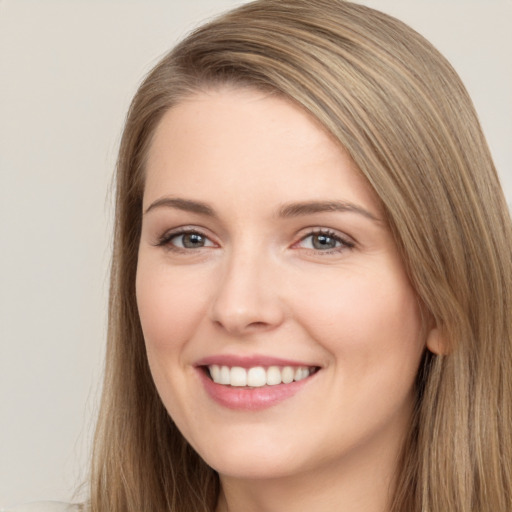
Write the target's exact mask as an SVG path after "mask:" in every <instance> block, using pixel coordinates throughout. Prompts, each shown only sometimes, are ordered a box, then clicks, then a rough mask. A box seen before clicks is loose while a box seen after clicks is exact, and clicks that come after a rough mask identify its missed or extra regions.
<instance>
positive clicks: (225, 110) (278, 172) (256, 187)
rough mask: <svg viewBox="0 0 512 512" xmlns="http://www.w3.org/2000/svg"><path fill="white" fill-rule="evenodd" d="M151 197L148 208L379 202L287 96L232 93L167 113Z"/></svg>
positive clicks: (150, 165) (209, 95) (195, 99)
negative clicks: (232, 200) (198, 203)
mask: <svg viewBox="0 0 512 512" xmlns="http://www.w3.org/2000/svg"><path fill="white" fill-rule="evenodd" d="M145 191H146V192H145V203H146V204H147V202H148V201H150V200H154V199H155V198H157V197H158V196H159V195H162V194H183V193H186V194H194V195H195V196H196V197H195V198H196V199H201V200H210V199H211V196H212V195H215V197H222V198H223V199H226V198H229V197H231V196H232V195H233V194H235V193H236V194H239V195H243V196H244V197H245V199H252V198H258V197H259V198H260V199H261V197H262V195H263V196H264V197H265V199H266V201H270V200H271V199H275V200H279V201H283V202H285V201H294V200H297V199H305V198H304V195H307V196H308V197H307V199H309V200H315V199H325V198H326V196H332V199H338V198H339V197H334V196H340V195H341V196H343V195H347V194H348V195H355V196H357V198H358V199H359V200H360V201H363V202H365V203H372V204H375V202H376V198H375V196H374V193H373V191H372V190H371V188H370V187H369V185H368V184H367V182H366V179H365V178H364V177H363V176H362V175H361V173H360V171H359V169H358V168H357V166H356V165H355V163H354V162H353V160H352V159H351V158H350V156H349V155H348V153H347V152H346V151H345V150H344V148H343V147H342V146H341V145H340V144H339V143H338V142H337V141H336V140H335V139H334V138H333V137H332V136H331V135H330V134H329V133H328V132H327V131H326V130H325V129H324V128H323V127H322V126H321V125H320V123H319V122H318V121H316V120H315V119H314V118H313V117H312V116H311V115H310V114H308V113H307V112H306V111H305V110H304V109H302V108H300V107H298V106H297V105H296V104H294V103H293V102H292V101H290V100H288V99H286V98H283V97H282V96H279V95H271V94H268V93H265V92H261V91H257V90H254V89H234V88H227V87H226V88H222V89H215V90H210V91H203V92H200V93H196V94H194V95H191V96H189V97H187V98H186V99H184V100H183V101H181V102H180V103H178V104H177V105H176V106H174V107H173V108H171V109H170V110H169V111H168V112H167V113H166V114H165V115H164V117H163V118H162V120H161V122H160V124H159V126H158V127H157V130H156V132H155V136H154V139H153V142H152V145H151V147H150V151H149V155H148V162H147V182H146V187H145ZM251 192H252V194H251ZM197 196H205V197H197ZM297 196H298V197H297ZM349 199H354V197H352V198H349Z"/></svg>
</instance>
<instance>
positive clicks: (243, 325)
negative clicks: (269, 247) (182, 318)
mask: <svg viewBox="0 0 512 512" xmlns="http://www.w3.org/2000/svg"><path fill="white" fill-rule="evenodd" d="M270 259H271V258H265V257H264V256H262V255H261V254H259V253H257V252H254V253H251V254H249V252H248V251H245V252H243V251H239V252H238V253H233V254H232V255H231V256H230V257H229V258H228V260H227V261H225V262H224V264H225V265H224V268H223V271H222V272H219V275H218V285H217V289H216V295H215V298H214V300H213V302H212V307H211V312H210V315H211V320H212V321H213V322H214V323H215V324H217V325H218V326H220V327H222V328H223V329H225V330H226V331H227V332H229V333H230V334H234V335H238V336H241V335H245V334H251V333H254V332H263V331H267V330H271V329H274V328H276V327H278V326H279V325H280V324H281V323H282V322H283V320H284V318H285V307H284V302H283V300H282V297H281V293H280V292H281V291H282V290H280V284H279V283H280V281H281V279H280V274H279V271H278V269H277V270H276V269H275V267H276V265H275V264H272V262H270V261H269V260H270Z"/></svg>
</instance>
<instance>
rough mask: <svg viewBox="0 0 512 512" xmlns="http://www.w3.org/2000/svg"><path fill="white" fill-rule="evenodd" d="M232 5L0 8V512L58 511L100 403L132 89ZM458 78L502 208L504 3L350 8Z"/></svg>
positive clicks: (418, 0) (53, 3) (225, 0)
mask: <svg viewBox="0 0 512 512" xmlns="http://www.w3.org/2000/svg"><path fill="white" fill-rule="evenodd" d="M240 3H244V2H239V1H235V0H231V1H230V0H199V1H198V0H194V1H188V0H151V1H148V0H123V1H121V0H119V1H114V0H104V1H102V0H72V1H69V0H68V1H66V0H60V1H58V0H0V77H1V78H0V84H1V85H0V87H1V92H0V239H1V244H2V248H1V253H0V329H1V331H0V506H8V505H12V504H15V503H19V502H27V501H32V500H41V499H54V500H69V499H70V497H71V494H72V492H73V490H74V489H75V486H76V484H77V483H79V482H80V481H81V480H82V479H83V478H85V476H86V474H87V460H88V452H89V446H90V438H91V435H92V431H93V425H94V417H95V414H96V407H97V398H98V395H99V390H100V379H101V373H102V364H103V363H102V358H103V351H104V338H105V330H106V314H105V313H106V301H107V288H108V263H109V258H110V256H109V254H110V239H111V235H110V232H111V227H112V222H111V212H112V205H111V198H110V196H109V188H110V186H111V176H112V172H113V168H114V163H115V158H116V151H117V146H118V142H119V138H120V132H121V129H122V124H123V119H124V116H125V112H126V109H127V107H128V104H129V101H130V99H131V96H132V95H133V93H134V92H135V90H136V87H137V84H138V83H139V82H140V80H141V79H142V77H143V75H144V74H145V73H146V72H147V71H148V70H149V69H150V67H151V66H152V65H153V64H155V63H156V61H157V60H158V58H159V57H160V56H161V55H163V53H165V52H166V51H167V50H168V49H169V48H170V47H171V46H172V45H173V44H174V43H175V42H176V40H177V39H179V38H181V37H182V36H183V35H185V34H186V33H187V32H188V31H189V30H190V29H191V28H193V27H194V26H196V25H197V24H198V23H200V22H201V21H203V20H205V19H207V18H208V17H210V16H212V15H213V14H215V13H217V12H220V11H222V10H224V9H226V8H228V7H230V6H235V5H238V4H240ZM360 3H364V4H366V5H370V6H372V7H376V8H379V9H381V10H383V11H385V12H388V13H390V14H393V15H395V16H396V17H398V18H400V19H402V20H403V21H406V22H408V23H409V24H411V25H412V26H413V27H414V28H416V29H417V30H418V31H420V32H421V33H422V34H424V35H425V36H426V37H427V38H428V39H430V40H431V41H432V42H433V43H434V44H435V45H436V46H437V47H438V48H439V49H440V50H441V51H442V52H443V53H444V54H445V55H446V56H447V57H448V58H449V59H450V60H451V62H452V63H453V64H454V66H455V68H456V69H457V70H458V72H459V73H460V75H461V76H462V78H463V80H464V82H465V84H466V86H467V87H468V89H469V91H470V94H471V95H472V97H473V99H474V102H475V105H476V108H477V110H478V112H479V115H480V117H481V121H482V124H483V127H484V131H485V132H486V134H487V137H488V140H489V144H490V146H491V150H492V152H493V155H494V157H495V161H496V164H497V166H498V169H499V171H500V174H501V177H502V181H503V185H504V188H505V192H506V194H507V197H508V200H509V202H511V201H512V143H511V141H512V97H511V96H512V93H511V91H512V31H511V30H510V26H511V24H512V1H511V0H395V1H394V0H366V1H361V2H360Z"/></svg>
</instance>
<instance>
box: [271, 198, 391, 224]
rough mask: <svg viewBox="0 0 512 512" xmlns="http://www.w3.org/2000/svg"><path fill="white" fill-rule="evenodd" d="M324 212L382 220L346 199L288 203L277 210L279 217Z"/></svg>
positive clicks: (376, 220)
mask: <svg viewBox="0 0 512 512" xmlns="http://www.w3.org/2000/svg"><path fill="white" fill-rule="evenodd" d="M324 212H350V213H357V214H359V215H362V216H363V217H366V218H368V219H370V220H373V221H375V222H382V220H381V219H379V218H378V217H376V216H375V215H374V214H373V213H371V212H369V211H368V210H366V209H365V208H363V207H361V206H358V205H356V204H354V203H350V202H346V201H305V202H301V203H290V204H287V205H284V206H283V207H281V208H280V210H279V214H278V216H279V217H283V218H289V217H299V216H301V215H311V214H314V213H324Z"/></svg>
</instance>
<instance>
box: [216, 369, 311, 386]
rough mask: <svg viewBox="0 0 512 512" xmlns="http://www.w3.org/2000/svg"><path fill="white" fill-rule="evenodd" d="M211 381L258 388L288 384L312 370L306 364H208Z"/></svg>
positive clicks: (305, 375)
mask: <svg viewBox="0 0 512 512" xmlns="http://www.w3.org/2000/svg"><path fill="white" fill-rule="evenodd" d="M208 369H209V371H210V376H211V378H212V380H213V382H215V383H217V384H223V385H226V386H235V387H246V386H248V387H251V388H259V387H262V386H276V385H277V384H290V383H291V382H293V381H299V380H303V379H306V378H307V377H309V376H310V375H311V373H312V372H313V368H312V367H307V366H298V367H293V366H269V367H268V368H266V369H265V368H264V367H263V366H254V367H252V368H242V367H240V366H233V367H229V366H219V365H217V364H213V365H210V366H208Z"/></svg>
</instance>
